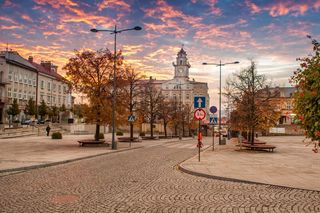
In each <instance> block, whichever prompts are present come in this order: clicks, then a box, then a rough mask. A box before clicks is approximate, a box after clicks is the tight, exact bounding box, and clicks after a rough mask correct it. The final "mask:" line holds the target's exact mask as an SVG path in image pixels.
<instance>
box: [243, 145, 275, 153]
mask: <svg viewBox="0 0 320 213" xmlns="http://www.w3.org/2000/svg"><path fill="white" fill-rule="evenodd" d="M237 146H240V144H238V145H237ZM241 147H245V148H247V149H252V150H268V151H272V152H273V150H274V149H275V148H276V146H273V145H266V144H259V145H258V144H257V145H251V144H242V145H241Z"/></svg>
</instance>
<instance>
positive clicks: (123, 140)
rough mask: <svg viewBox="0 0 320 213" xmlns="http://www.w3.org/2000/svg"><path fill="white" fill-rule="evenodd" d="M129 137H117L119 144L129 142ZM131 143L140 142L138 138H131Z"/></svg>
mask: <svg viewBox="0 0 320 213" xmlns="http://www.w3.org/2000/svg"><path fill="white" fill-rule="evenodd" d="M130 139H131V138H130V137H118V141H119V142H130ZM131 142H140V140H139V138H138V137H133V138H132V141H131Z"/></svg>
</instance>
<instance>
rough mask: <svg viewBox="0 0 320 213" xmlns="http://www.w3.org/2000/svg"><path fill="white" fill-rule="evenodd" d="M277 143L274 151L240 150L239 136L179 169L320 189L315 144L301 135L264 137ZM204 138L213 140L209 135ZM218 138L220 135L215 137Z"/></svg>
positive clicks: (199, 173)
mask: <svg viewBox="0 0 320 213" xmlns="http://www.w3.org/2000/svg"><path fill="white" fill-rule="evenodd" d="M259 139H260V140H262V141H266V142H267V144H272V145H275V146H276V147H277V148H276V149H275V150H274V152H262V151H250V150H241V151H239V148H238V147H236V146H235V144H236V140H230V141H228V142H227V145H220V146H219V145H217V144H216V145H215V151H212V149H211V148H209V149H207V150H205V151H204V152H202V154H201V162H198V158H197V156H194V157H193V158H191V159H189V160H187V161H185V162H183V163H181V164H180V169H181V170H185V171H186V172H188V173H191V174H196V175H200V176H204V177H219V178H226V179H237V180H242V181H250V182H258V183H265V184H271V185H279V186H287V187H293V188H301V189H309V190H317V191H320V182H319V177H320V154H319V153H314V152H313V151H312V150H311V149H312V148H313V146H312V145H309V146H306V144H304V143H302V140H303V139H304V137H302V136H277V137H261V138H259ZM205 140H208V141H209V140H210V141H211V140H212V138H209V137H208V138H206V139H205ZM216 141H217V139H216Z"/></svg>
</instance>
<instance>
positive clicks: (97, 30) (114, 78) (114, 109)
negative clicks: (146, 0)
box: [90, 25, 142, 149]
mask: <svg viewBox="0 0 320 213" xmlns="http://www.w3.org/2000/svg"><path fill="white" fill-rule="evenodd" d="M141 29H142V28H141V27H139V26H136V27H134V28H128V29H121V30H117V25H115V26H114V29H113V30H106V29H101V30H100V29H91V30H90V31H91V32H93V33H97V32H109V33H110V34H111V35H112V34H114V62H113V91H112V149H117V143H116V141H115V137H114V135H115V126H116V121H115V111H116V95H117V93H116V88H117V87H116V77H117V76H116V69H117V67H116V60H117V34H118V33H121V32H124V31H129V30H141Z"/></svg>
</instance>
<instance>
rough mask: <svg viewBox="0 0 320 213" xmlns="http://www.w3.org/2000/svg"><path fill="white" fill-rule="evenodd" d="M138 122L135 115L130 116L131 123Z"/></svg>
mask: <svg viewBox="0 0 320 213" xmlns="http://www.w3.org/2000/svg"><path fill="white" fill-rule="evenodd" d="M135 120H136V117H135V116H134V115H129V116H128V121H129V122H134V121H135Z"/></svg>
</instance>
